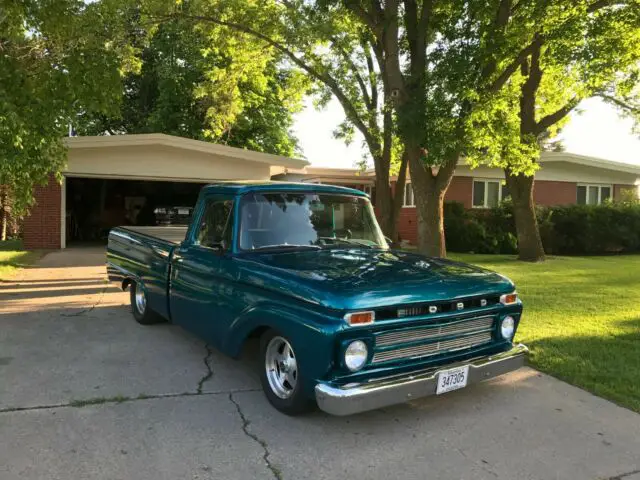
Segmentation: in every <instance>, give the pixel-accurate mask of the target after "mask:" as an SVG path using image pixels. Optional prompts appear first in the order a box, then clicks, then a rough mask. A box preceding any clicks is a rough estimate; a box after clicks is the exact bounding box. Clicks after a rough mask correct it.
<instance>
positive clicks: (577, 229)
mask: <svg viewBox="0 0 640 480" xmlns="http://www.w3.org/2000/svg"><path fill="white" fill-rule="evenodd" d="M537 213H538V222H539V225H540V234H541V236H542V243H543V244H544V248H545V251H546V252H547V253H551V254H557V255H601V254H610V253H636V252H640V203H638V202H637V201H636V202H619V203H606V204H602V205H566V206H556V207H538V209H537ZM444 223H445V233H446V235H447V247H448V249H449V250H451V251H452V252H472V253H494V254H496V253H504V254H512V253H515V252H516V251H517V240H516V230H515V224H514V220H513V208H512V206H511V204H510V203H509V202H504V203H502V204H501V205H500V206H499V207H496V208H491V209H481V210H467V209H465V208H464V207H463V206H462V205H461V204H459V203H449V204H446V205H445V217H444Z"/></svg>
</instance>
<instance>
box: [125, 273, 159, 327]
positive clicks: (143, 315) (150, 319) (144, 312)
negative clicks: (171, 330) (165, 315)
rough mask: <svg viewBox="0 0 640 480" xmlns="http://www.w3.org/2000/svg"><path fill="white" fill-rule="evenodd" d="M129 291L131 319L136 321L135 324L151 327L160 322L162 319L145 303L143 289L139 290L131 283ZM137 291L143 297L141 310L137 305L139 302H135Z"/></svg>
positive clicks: (135, 284)
mask: <svg viewBox="0 0 640 480" xmlns="http://www.w3.org/2000/svg"><path fill="white" fill-rule="evenodd" d="M129 291H130V299H131V313H133V318H135V319H136V322H138V323H139V324H140V325H153V324H154V323H160V322H162V317H160V315H158V314H157V313H156V312H154V311H153V310H151V308H149V304H148V303H147V301H146V292H145V290H144V287H142V288H140V286H139V285H138V284H137V283H136V282H131V287H130V288H129ZM139 291H140V292H142V295H144V297H145V300H144V307H142V308H141V306H140V305H139V302H136V295H137V293H138V292H139Z"/></svg>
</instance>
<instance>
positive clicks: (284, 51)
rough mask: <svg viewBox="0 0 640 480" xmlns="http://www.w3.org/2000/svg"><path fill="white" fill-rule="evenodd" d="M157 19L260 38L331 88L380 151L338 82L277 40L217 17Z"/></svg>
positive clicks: (370, 141)
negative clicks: (198, 23) (208, 25)
mask: <svg viewBox="0 0 640 480" xmlns="http://www.w3.org/2000/svg"><path fill="white" fill-rule="evenodd" d="M157 18H158V19H159V20H172V19H176V18H182V19H186V20H197V21H201V22H207V23H212V24H214V25H219V26H221V27H227V28H230V29H232V30H236V31H238V32H242V33H246V34H247V35H251V36H253V37H255V38H258V39H260V40H262V41H264V42H266V43H267V44H268V45H271V46H272V47H273V48H275V49H276V50H278V51H279V52H281V53H282V54H284V55H285V56H286V57H288V58H289V59H290V60H291V61H292V62H293V63H294V64H295V65H297V66H298V67H300V68H301V69H303V70H304V71H305V72H307V73H308V74H309V75H311V76H312V77H313V78H315V79H316V80H318V81H320V82H322V83H324V84H325V85H326V86H327V87H329V89H330V90H331V92H332V93H333V94H334V95H335V97H336V98H337V99H338V101H339V102H340V104H341V105H342V108H343V109H344V111H345V114H346V116H347V118H348V119H349V120H350V121H351V122H353V124H354V125H355V127H356V128H357V129H358V130H360V132H361V133H362V135H363V136H364V137H365V140H366V141H367V143H368V144H369V145H371V146H373V145H378V147H377V148H378V149H379V144H380V142H379V141H378V140H377V139H376V138H375V135H373V134H372V132H371V131H370V130H369V129H368V128H367V125H366V124H365V123H364V121H363V119H362V118H361V117H360V115H359V114H358V111H357V109H356V108H355V106H354V105H353V103H352V102H351V100H350V99H349V97H347V95H345V93H344V92H343V91H342V89H341V88H340V85H339V84H338V82H336V80H335V79H334V78H333V77H332V76H331V75H329V74H328V73H323V72H320V71H319V70H318V69H316V68H315V67H313V66H311V65H309V64H308V63H306V62H305V61H304V60H302V59H300V58H298V57H297V56H296V55H295V54H294V53H293V52H292V51H291V50H290V49H289V48H288V47H287V46H285V45H283V44H282V43H280V42H278V41H277V40H274V39H272V38H271V37H269V36H268V35H265V34H264V33H261V32H258V31H256V30H253V29H252V28H249V27H247V26H246V25H242V24H239V23H234V22H228V21H225V20H219V19H217V18H215V17H209V16H204V15H186V14H174V15H167V16H164V17H157ZM316 60H317V61H318V63H322V62H320V61H319V60H318V59H316Z"/></svg>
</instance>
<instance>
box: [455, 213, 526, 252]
mask: <svg viewBox="0 0 640 480" xmlns="http://www.w3.org/2000/svg"><path fill="white" fill-rule="evenodd" d="M512 210H513V209H512V206H511V205H510V204H509V203H504V204H502V205H500V206H499V207H496V208H491V209H486V210H485V209H475V210H474V209H472V210H468V209H466V208H465V207H464V205H462V204H461V203H457V202H446V203H445V204H444V229H445V234H446V237H447V246H448V248H449V250H451V251H453V252H472V253H516V252H517V239H516V236H515V224H514V220H513V211H512Z"/></svg>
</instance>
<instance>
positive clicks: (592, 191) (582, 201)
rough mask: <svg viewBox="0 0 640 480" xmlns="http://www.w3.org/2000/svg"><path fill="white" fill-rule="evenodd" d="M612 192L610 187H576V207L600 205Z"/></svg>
mask: <svg viewBox="0 0 640 480" xmlns="http://www.w3.org/2000/svg"><path fill="white" fill-rule="evenodd" d="M612 191H613V189H612V188H611V185H578V205H600V204H601V203H602V202H604V201H606V200H609V199H610V198H611V192H612Z"/></svg>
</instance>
